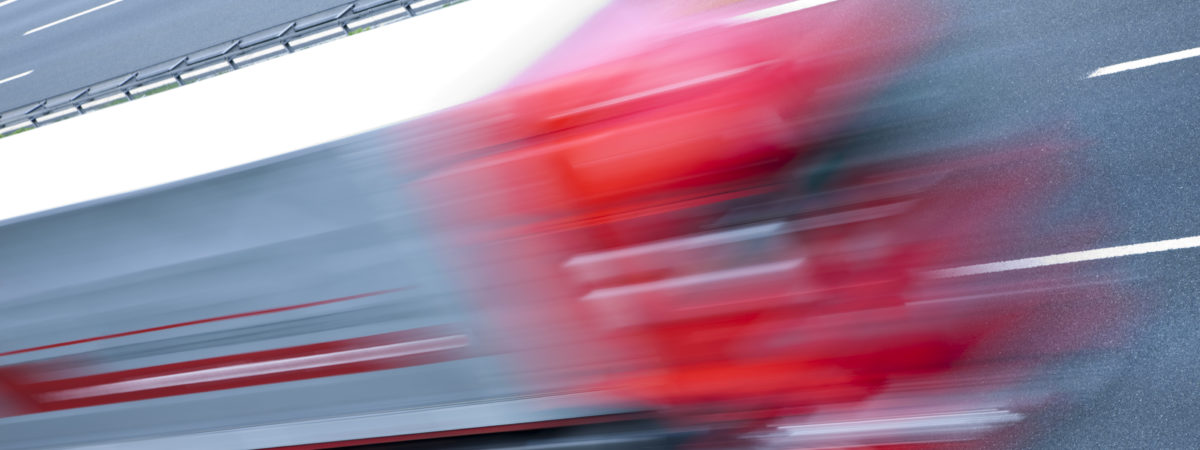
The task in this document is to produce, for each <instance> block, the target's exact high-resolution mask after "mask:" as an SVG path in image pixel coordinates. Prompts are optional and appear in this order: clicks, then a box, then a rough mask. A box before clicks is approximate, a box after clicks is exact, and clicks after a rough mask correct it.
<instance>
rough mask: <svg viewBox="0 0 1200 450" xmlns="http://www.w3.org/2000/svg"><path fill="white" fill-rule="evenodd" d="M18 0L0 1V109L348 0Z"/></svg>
mask: <svg viewBox="0 0 1200 450" xmlns="http://www.w3.org/2000/svg"><path fill="white" fill-rule="evenodd" d="M105 3H108V0H53V1H45V0H17V1H16V2H13V3H10V4H7V5H5V6H0V79H4V78H7V77H9V76H12V75H17V74H20V73H23V72H25V71H27V70H33V73H31V74H29V75H28V76H25V77H23V78H20V79H16V80H13V81H10V82H7V83H3V84H0V112H4V111H9V110H11V109H14V108H18V107H22V106H24V105H27V104H31V103H34V102H36V101H40V100H42V99H44V98H47V97H52V96H55V95H59V94H63V93H66V92H68V91H71V90H73V89H82V88H84V87H87V86H89V85H92V84H95V83H99V82H102V81H105V80H109V79H112V78H114V77H118V76H121V75H124V74H128V73H131V72H133V71H135V70H138V69H140V68H143V67H147V66H150V65H153V64H157V63H160V62H163V61H166V60H168V59H171V58H174V57H179V56H184V55H186V54H188V53H191V52H194V51H197V50H201V49H204V48H207V47H209V46H213V45H216V44H220V43H221V42H224V41H229V40H231V39H236V38H238V37H241V36H244V35H247V34H250V33H253V32H256V31H259V30H262V29H265V28H269V27H272V26H275V25H279V24H282V23H286V22H288V21H290V20H294V19H298V18H300V17H303V16H306V15H308V14H312V13H316V12H320V11H323V10H325V9H328V8H332V7H335V6H338V5H344V4H347V3H350V2H349V1H347V0H124V1H122V2H120V3H117V4H114V5H112V6H109V7H106V8H103V9H100V10H97V11H95V12H92V13H90V14H86V15H83V16H80V17H78V18H75V19H73V20H69V21H66V22H63V23H60V24H58V25H55V26H52V27H49V28H46V29H44V30H41V31H38V32H35V33H32V34H29V35H23V33H25V32H26V31H29V30H31V29H34V28H36V27H39V26H42V25H45V24H48V23H51V22H54V21H56V20H59V19H62V18H65V17H68V16H71V15H73V14H76V13H79V12H82V11H85V10H87V9H90V8H93V7H96V6H99V5H102V4H105Z"/></svg>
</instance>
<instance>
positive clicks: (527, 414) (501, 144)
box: [0, 0, 1095, 449]
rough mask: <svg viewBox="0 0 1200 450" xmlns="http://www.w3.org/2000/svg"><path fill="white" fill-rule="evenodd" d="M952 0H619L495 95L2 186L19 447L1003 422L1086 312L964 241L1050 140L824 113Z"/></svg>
mask: <svg viewBox="0 0 1200 450" xmlns="http://www.w3.org/2000/svg"><path fill="white" fill-rule="evenodd" d="M932 17H934V15H933V14H931V13H930V12H929V10H927V9H921V8H919V7H918V5H917V2H892V1H884V0H879V1H876V0H841V1H790V2H779V1H752V0H746V1H740V2H702V1H678V2H638V1H630V2H614V3H613V4H612V5H610V7H609V8H607V9H605V10H603V11H601V12H600V13H599V14H597V15H596V16H595V17H594V18H593V19H591V20H590V21H589V22H588V23H587V24H586V25H585V26H584V27H582V28H581V29H580V30H579V31H578V32H577V33H576V34H574V35H573V36H572V37H570V38H569V39H567V40H566V41H564V42H563V43H562V44H561V45H560V46H559V47H558V48H557V49H556V50H554V51H552V52H551V53H549V54H548V55H546V56H545V57H544V58H543V59H542V60H540V61H539V63H538V64H535V65H534V66H533V67H532V68H530V69H529V70H528V71H527V72H526V73H525V74H524V75H523V76H522V77H520V78H519V79H518V80H517V81H515V82H514V83H512V84H511V85H509V86H507V87H505V88H504V89H501V90H499V91H497V92H495V93H492V94H490V95H487V96H485V97H483V98H480V99H478V100H475V101H471V102H468V103H465V104H462V105H459V106H456V107H452V108H449V109H446V110H443V111H438V112H435V113H432V114H429V115H426V116H423V117H419V118H416V119H413V120H410V121H406V122H403V123H400V124H397V125H393V126H389V127H385V128H381V129H376V130H373V131H369V132H366V133H362V134H358V135H354V136H351V137H347V138H344V139H340V140H336V141H333V142H326V143H320V144H318V145H314V146H312V147H309V148H305V149H301V150H298V151H295V152H291V153H287V154H284V155H280V156H277V157H273V158H269V159H265V160H261V161H258V162H254V163H251V164H247V165H242V166H238V167H234V168H230V169H225V170H221V171H218V172H214V173H210V174H206V175H202V176H199V177H194V178H190V179H186V180H182V181H178V182H173V183H168V184H165V185H161V186H156V187H152V188H148V189H143V190H139V191H135V192H130V193H126V194H121V195H116V196H111V197H106V198H103V199H99V200H93V201H90V202H85V203H81V204H77V205H72V206H68V207H64V208H59V209H56V210H52V211H48V212H44V213H38V214H33V215H28V216H24V217H21V218H17V219H14V220H9V221H6V222H5V223H4V224H3V225H2V226H0V248H2V249H3V251H2V252H0V268H2V270H3V272H4V274H5V275H4V278H5V280H6V281H5V282H4V285H5V286H4V288H3V290H2V291H0V329H2V330H3V340H2V341H0V447H3V448H59V447H71V448H75V447H78V448H122V449H128V448H169V447H174V448H340V447H354V446H370V445H376V444H379V445H382V444H387V445H393V446H396V448H410V447H411V448H576V447H579V446H586V448H631V447H636V448H794V447H812V446H871V445H890V444H930V445H931V444H935V443H946V442H952V443H953V442H961V441H963V440H969V439H978V438H981V437H983V436H989V435H991V434H994V433H993V432H995V431H996V430H1000V429H1004V427H1006V426H1009V425H1012V424H1014V423H1017V422H1019V421H1020V420H1021V418H1022V417H1023V413H1022V409H1021V408H1023V407H1028V406H1029V404H1032V403H1037V401H1032V400H1029V399H1028V397H1030V396H1029V395H1021V396H1015V395H1009V394H1011V393H1012V392H1019V393H1028V391H1027V390H1024V391H1022V390H1019V386H1021V385H1022V383H1023V382H1024V381H1025V380H1026V379H1028V377H1029V376H1030V375H1029V374H1031V373H1033V372H1035V371H1036V370H1037V368H1038V367H1039V366H1040V365H1042V364H1043V363H1044V362H1045V361H1047V360H1052V359H1055V358H1059V357H1061V355H1064V354H1070V353H1072V352H1076V351H1079V349H1082V348H1087V347H1088V345H1090V341H1089V340H1088V339H1087V336H1086V333H1084V331H1083V330H1085V329H1086V327H1084V326H1081V327H1080V328H1079V329H1062V328H1061V327H1059V328H1056V329H1052V328H1054V327H1052V326H1051V325H1049V324H1048V323H1047V322H1046V321H1045V320H1042V318H1039V314H1042V313H1044V311H1045V310H1046V308H1047V300H1046V299H1047V297H1049V295H1048V294H1046V292H1047V289H1049V288H1047V286H1048V285H1051V284H1053V285H1055V286H1062V285H1063V284H1062V283H1058V281H1061V280H1062V279H1064V278H1069V277H1071V276H1072V275H1071V274H1069V273H1061V272H1056V273H1054V274H1053V277H1057V278H1046V277H1041V278H1039V277H1022V278H1021V279H1020V280H1016V281H1014V280H1013V279H1012V278H1006V277H1003V276H998V275H991V276H988V275H983V276H975V277H972V276H966V275H963V274H961V273H957V274H956V273H954V272H953V269H952V268H953V267H954V266H955V265H961V264H965V263H967V262H970V261H973V259H972V257H973V256H974V255H976V254H984V253H986V249H987V248H988V246H989V245H994V244H989V243H988V241H987V240H983V241H979V240H978V239H977V238H978V237H979V236H981V235H987V233H988V232H989V230H991V227H992V226H993V225H994V224H995V223H996V221H997V218H998V217H1009V216H1011V215H1013V214H1015V213H1018V212H1019V211H1021V208H1022V206H1019V205H1021V204H1024V203H1027V201H1028V200H1030V199H1035V198H1039V197H1040V196H1041V195H1043V193H1044V192H1045V191H1046V190H1048V189H1050V188H1051V187H1052V186H1051V185H1050V183H1049V182H1048V181H1047V183H1042V184H1039V183H1028V182H1023V181H1027V180H1028V178H1030V177H1032V178H1034V179H1039V180H1052V179H1054V177H1055V174H1056V173H1057V172H1056V171H1057V170H1059V169H1060V168H1058V167H1055V165H1054V164H1051V163H1047V162H1046V160H1045V158H1042V159H1038V160H1036V162H1029V161H1028V160H1027V159H1020V158H1016V157H1014V156H1013V155H1014V154H1021V155H1025V156H1028V154H1029V153H1038V152H1042V151H1044V150H1045V149H1046V147H1047V146H1046V145H1044V144H1042V143H1041V142H1039V141H1037V140H1024V141H1019V143H1018V144H1016V145H1014V146H1015V147H1021V148H1029V149H1031V151H1026V152H1019V151H1018V152H991V153H987V152H983V154H986V156H979V154H972V156H970V157H954V158H945V159H942V160H937V161H932V162H931V161H928V160H921V161H919V162H917V161H912V160H907V159H886V160H884V161H882V162H880V161H879V160H878V159H871V158H868V159H867V160H866V161H865V162H864V161H863V160H861V159H855V158H854V157H853V156H847V155H851V153H849V152H847V151H845V150H844V149H842V148H839V147H838V146H837V145H834V144H832V143H831V142H832V140H831V139H830V137H831V136H833V135H835V134H837V133H839V132H843V131H844V130H846V129H848V128H849V127H851V126H853V124H854V118H855V116H856V115H859V114H861V113H862V111H863V110H864V109H865V107H864V106H863V105H864V104H866V103H868V102H869V101H870V100H871V99H872V98H873V96H874V95H876V94H878V92H879V90H880V89H881V86H886V84H887V81H888V80H889V79H890V77H892V76H893V75H894V74H895V73H896V72H897V71H899V70H901V69H902V68H903V67H905V66H906V65H908V64H912V63H913V61H915V60H916V59H918V58H919V56H920V54H921V51H922V50H923V49H925V48H927V47H928V45H929V44H930V42H931V40H932V39H933V38H932V37H931V34H933V33H930V32H928V31H929V29H930V28H929V27H931V26H932V25H931V24H932V23H933V22H932V20H933V19H932ZM72 120H74V119H72ZM80 120H82V119H80ZM39 132H41V131H39ZM164 151H169V150H164ZM997 164H1002V165H1005V166H1006V167H1010V168H1011V167H1014V165H1020V167H1022V168H1023V170H1022V172H1021V175H1020V177H1021V180H1016V179H1014V178H1013V177H1012V175H1004V174H998V173H997V172H996V171H994V170H992V168H994V167H995V166H996V165H997ZM981 242H982V243H981ZM948 268H949V269H948ZM967 278H970V279H969V280H966V281H964V279H967ZM1087 289H1088V288H1071V289H1068V290H1069V293H1070V294H1071V295H1070V297H1071V298H1084V297H1087V295H1091V294H1095V292H1093V291H1088V290H1087ZM1085 291H1086V294H1087V295H1085ZM1031 330H1036V331H1031ZM1046 336H1055V337H1056V338H1055V339H1053V340H1051V341H1046ZM1033 340H1041V342H1042V344H1043V345H1036V344H1034V343H1033V342H1031V341H1033ZM1046 342H1054V344H1045V343H1046ZM1014 398H1019V399H1020V401H1014V400H1013V399H1014Z"/></svg>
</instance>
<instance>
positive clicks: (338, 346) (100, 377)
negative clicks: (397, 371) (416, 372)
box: [18, 326, 468, 412]
mask: <svg viewBox="0 0 1200 450" xmlns="http://www.w3.org/2000/svg"><path fill="white" fill-rule="evenodd" d="M456 338H461V340H462V342H461V344H457V343H456V344H454V345H441V346H440V347H438V346H434V348H432V349H416V350H409V351H407V352H400V354H398V355H376V356H374V357H366V358H363V357H360V358H357V359H355V358H345V361H343V362H323V363H317V364H304V363H301V362H299V361H294V360H295V359H297V358H306V357H311V358H320V357H322V356H324V357H331V358H332V357H336V356H338V355H337V354H338V353H339V352H347V351H356V350H358V351H370V350H373V349H380V348H382V347H384V346H388V345H397V344H399V345H403V344H414V345H419V344H422V343H423V342H422V341H432V340H437V339H449V340H454V339H456ZM467 346H468V344H467V342H466V337H465V336H462V335H460V334H457V333H453V332H452V331H451V330H449V329H448V328H446V327H436V326H435V327H425V328H415V329H411V330H404V331H397V332H392V333H385V334H379V335H373V336H365V337H359V338H352V339H343V340H338V341H329V342H321V343H316V344H308V345H300V346H295V347H286V348H279V349H272V350H264V351H259V352H252V353H242V354H236V355H227V356H219V357H215V358H206V359H199V360H194V361H185V362H180V363H173V364H165V365H161V366H152V367H144V368H139V369H131V370H124V371H119V372H109V373H102V374H97V375H87V376H82V377H76V378H66V379H61V380H51V381H40V382H39V381H34V382H31V383H27V384H25V385H24V386H19V387H18V388H19V389H20V390H21V391H22V392H23V393H24V394H26V396H27V397H29V398H31V399H33V400H34V403H35V404H34V405H31V406H32V408H33V409H35V410H36V411H38V412H44V411H53V410H60V409H71V408H81V407H85V406H96V405H104V404H111V403H121V402H128V401H134V400H146V399H151V398H160V397H170V396H176V395H184V394H194V393H200V392H208V391H217V390H225V389H233V388H240V387H247V386H256V385H263V384H275V383H282V382H287V381H297V380H306V379H312V378H322V377H328V376H334V375H348V374H352V373H360V372H370V371H377V370H386V369H394V368H400V367H407V366H417V365H424V364H432V363H437V362H443V361H449V360H454V359H461V358H463V357H466V355H467V353H466V350H465V349H466V347H467ZM289 360H293V361H289ZM270 363H280V364H288V363H295V364H293V365H292V366H291V367H275V368H267V369H265V370H257V371H248V370H242V371H243V372H249V373H241V374H237V373H234V374H215V375H212V376H208V377H207V378H208V379H205V378H206V377H204V376H196V377H195V378H197V380H195V381H192V380H187V379H186V376H187V375H189V374H193V375H198V374H200V373H202V372H203V371H211V370H214V369H229V370H230V371H231V372H237V371H238V369H239V366H242V367H245V366H251V365H255V364H270ZM171 376H181V377H183V378H184V379H182V380H171V381H165V382H164V381H163V378H168V379H169V377H171ZM159 377H163V378H159ZM155 378H159V379H158V380H154V379H155ZM138 381H146V382H147V386H144V387H137V386H123V387H120V388H116V389H113V390H121V391H122V392H113V393H107V394H106V393H104V387H105V386H110V387H111V386H115V385H120V384H122V383H124V384H126V385H128V384H129V383H136V382H138ZM156 381H157V382H158V383H157V385H156V384H155V382H156ZM87 389H93V390H96V391H98V393H86V392H84V393H79V394H78V397H76V398H69V399H65V400H54V399H51V398H50V397H52V396H54V395H55V393H58V394H60V395H62V394H63V393H67V392H69V391H73V390H87Z"/></svg>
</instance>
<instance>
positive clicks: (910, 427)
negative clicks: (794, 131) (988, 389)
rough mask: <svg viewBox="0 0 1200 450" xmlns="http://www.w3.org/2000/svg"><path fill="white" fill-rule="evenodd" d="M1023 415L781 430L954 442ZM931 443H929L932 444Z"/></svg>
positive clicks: (978, 414)
mask: <svg viewBox="0 0 1200 450" xmlns="http://www.w3.org/2000/svg"><path fill="white" fill-rule="evenodd" d="M1022 418H1023V416H1022V415H1021V414H1018V413H1014V412H1011V411H1007V410H1003V409H987V410H974V411H956V412H947V413H940V414H922V415H909V416H899V417H883V418H875V419H857V420H844V421H830V422H820V423H809V424H804V425H791V426H785V427H781V429H782V430H784V431H785V432H787V433H788V435H789V436H791V437H794V438H803V439H805V440H822V441H830V440H834V441H839V442H848V443H857V442H871V443H884V442H891V443H901V442H907V441H910V440H912V439H917V440H928V439H930V438H931V437H932V436H940V437H941V439H934V440H932V441H936V440H954V439H955V438H954V436H955V435H962V434H973V433H978V432H981V431H987V430H990V429H993V428H995V427H998V426H1002V425H1006V424H1010V423H1013V422H1018V421H1020V420H1021V419H1022ZM932 441H927V442H932Z"/></svg>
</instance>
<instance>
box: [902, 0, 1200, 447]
mask: <svg viewBox="0 0 1200 450" xmlns="http://www.w3.org/2000/svg"><path fill="white" fill-rule="evenodd" d="M935 3H936V4H937V5H939V6H940V9H939V14H940V15H941V16H942V19H943V20H944V22H945V23H946V24H947V26H946V28H945V29H944V30H942V32H943V33H944V36H943V37H944V39H943V40H942V41H941V42H942V43H941V44H940V45H939V46H938V47H937V48H935V49H933V50H932V51H930V52H929V54H927V55H926V56H925V58H924V59H925V61H926V62H925V63H924V64H921V65H919V66H918V68H917V69H916V70H915V71H914V72H913V73H911V74H908V75H907V76H906V77H905V81H904V83H903V85H904V86H907V87H909V88H914V89H921V90H924V91H926V92H933V93H935V95H934V97H936V98H938V99H939V100H936V101H930V102H926V103H925V104H924V105H923V108H927V109H928V110H931V111H934V114H932V117H936V118H937V120H936V121H935V123H934V124H932V126H930V127H929V128H930V129H932V130H933V131H934V132H932V133H923V134H921V136H922V137H921V138H919V139H917V140H915V141H914V142H913V143H912V144H913V145H915V146H923V145H931V144H933V145H936V144H947V143H950V142H953V141H958V140H961V141H964V142H970V141H979V140H981V139H986V138H988V137H992V136H1000V135H1004V134H1005V133H1009V132H1011V131H1013V130H1026V131H1028V130H1030V129H1042V130H1044V131H1045V132H1046V133H1048V134H1058V135H1061V136H1068V137H1069V139H1071V140H1072V141H1073V142H1074V143H1075V146H1076V147H1077V148H1075V150H1074V151H1072V152H1069V154H1068V155H1065V156H1064V157H1063V158H1064V159H1065V161H1063V163H1064V164H1066V165H1067V166H1068V167H1069V168H1070V170H1071V171H1072V172H1074V177H1073V178H1072V180H1071V181H1070V182H1069V183H1067V184H1066V189H1065V190H1064V191H1063V192H1061V193H1059V194H1057V195H1055V197H1054V198H1053V201H1052V208H1053V210H1054V211H1053V215H1054V216H1055V218H1054V219H1053V220H1051V219H1046V222H1045V224H1043V225H1040V226H1035V227H1034V228H1033V229H1035V230H1036V231H1035V232H1032V233H1027V234H1024V235H1023V236H1022V237H1021V239H1020V242H1012V243H1011V245H1006V246H1005V247H1004V249H1003V250H1002V251H1001V252H1002V253H1003V254H995V255H991V257H990V260H991V261H997V260H1006V259H1013V258H1022V257H1030V256H1041V255H1049V254H1055V253H1061V252H1070V251H1077V250H1087V249H1092V248H1103V247H1111V246H1118V245H1125V244H1135V243H1142V242H1151V241H1158V240H1164V239H1173V238H1182V237H1189V236H1196V235H1200V152H1198V150H1200V126H1198V125H1200V83H1197V81H1198V80H1200V58H1191V59H1185V60H1181V61H1176V62H1171V63H1165V64H1160V65H1156V66H1151V67H1146V68H1142V69H1137V70H1132V71H1127V72H1121V73H1117V74H1112V75H1106V76H1101V77H1096V78H1091V79H1088V78H1086V77H1087V75H1088V74H1089V73H1091V72H1092V71H1093V70H1095V69H1098V68H1100V67H1104V66H1109V65H1112V64H1117V63H1122V62H1127V61H1132V60H1137V59H1141V58H1147V57H1152V56H1157V55H1162V54H1166V53H1171V52H1176V51H1180V50H1186V49H1190V48H1195V47H1200V26H1197V24H1198V23H1200V3H1198V2H1196V1H1194V0H1161V1H1154V2H1139V1H1133V0H1084V1H1045V0H1015V1H1007V2H998V1H992V0H939V1H936V2H935ZM1061 224H1073V225H1070V226H1062V225H1061ZM1080 229H1088V230H1089V231H1088V233H1090V234H1088V237H1087V239H1086V241H1087V243H1086V244H1085V245H1083V246H1081V244H1080V239H1079V237H1078V234H1080ZM977 262H989V261H987V260H981V261H977ZM1077 266H1080V268H1081V269H1083V270H1088V271H1094V272H1095V273H1097V274H1104V275H1102V276H1107V277H1110V278H1119V279H1122V280H1124V281H1123V282H1121V283H1119V285H1118V286H1115V287H1114V288H1113V289H1114V298H1116V299H1117V300H1116V303H1112V300H1105V301H1099V300H1098V301H1097V303H1096V304H1095V305H1094V307H1095V308H1118V309H1120V310H1121V311H1125V312H1124V313H1123V314H1126V315H1127V317H1125V319H1126V322H1127V323H1126V325H1127V327H1128V328H1126V329H1124V330H1112V331H1111V333H1110V335H1109V336H1107V337H1106V339H1108V340H1109V341H1110V343H1112V344H1113V345H1114V346H1115V348H1116V349H1117V350H1116V351H1115V352H1113V353H1111V354H1107V355H1105V356H1103V357H1100V356H1097V357H1096V358H1095V360H1094V361H1092V362H1093V363H1095V365H1097V366H1099V367H1098V368H1096V369H1095V370H1094V372H1100V373H1099V376H1098V378H1097V379H1091V380H1084V379H1078V380H1075V381H1073V382H1074V383H1076V384H1080V385H1083V384H1088V383H1093V385H1091V386H1087V387H1086V388H1085V389H1083V390H1086V391H1088V393H1087V394H1085V395H1081V396H1079V397H1078V398H1075V399H1074V401H1072V402H1069V403H1063V404H1060V405H1058V406H1055V407H1053V408H1050V409H1046V410H1043V411H1042V412H1041V413H1038V414H1036V415H1034V416H1032V417H1030V418H1029V420H1027V421H1026V422H1027V423H1026V425H1025V426H1024V427H1022V429H1021V430H1019V433H1018V434H1017V435H1016V437H1014V439H1015V440H1013V441H1008V442H1007V443H1005V444H1004V445H1003V446H1004V447H1009V446H1012V445H1014V444H1015V445H1016V446H1018V447H1023V448H1047V449H1050V448H1055V449H1057V448H1080V449H1083V448H1200V426H1197V423H1198V418H1200V325H1198V324H1200V275H1198V274H1197V267H1200V249H1182V250H1175V251H1169V252H1163V253H1154V254H1148V255H1140V256H1128V257H1121V258H1114V259H1109V260H1101V261H1093V262H1086V263H1080V264H1077ZM1068 314H1069V313H1068ZM1064 320H1069V318H1066V317H1064ZM1071 382H1072V381H1068V383H1071Z"/></svg>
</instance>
